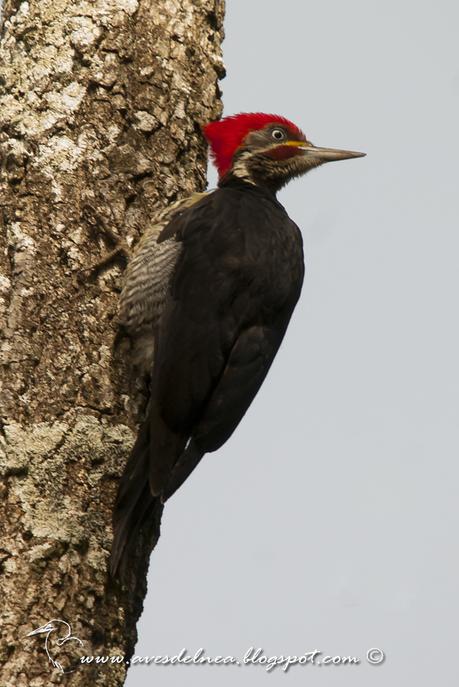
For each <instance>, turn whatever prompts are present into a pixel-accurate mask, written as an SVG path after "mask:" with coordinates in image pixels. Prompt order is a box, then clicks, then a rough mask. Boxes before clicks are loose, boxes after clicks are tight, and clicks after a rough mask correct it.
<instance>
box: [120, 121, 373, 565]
mask: <svg viewBox="0 0 459 687" xmlns="http://www.w3.org/2000/svg"><path fill="white" fill-rule="evenodd" d="M204 133H205V135H206V137H207V139H208V141H209V143H210V146H211V152H212V154H213V157H214V160H215V162H216V165H217V167H218V169H219V173H220V182H219V186H218V188H217V189H216V190H215V191H213V192H210V193H205V194H195V195H194V196H192V197H191V198H188V199H185V200H184V201H180V202H179V203H177V204H176V205H175V206H173V207H172V208H169V209H168V210H167V211H166V212H165V213H163V215H162V216H161V217H160V218H159V219H158V222H157V224H155V225H153V226H152V227H150V229H149V230H147V231H146V232H145V235H144V237H143V238H142V240H141V241H140V243H139V246H138V248H137V250H136V253H135V255H134V257H133V260H132V261H131V263H130V265H129V267H128V270H127V274H126V282H125V287H124V289H123V293H122V296H121V305H120V319H121V322H122V324H123V326H124V328H125V330H126V331H127V332H128V334H129V336H130V337H131V338H132V340H133V343H134V351H135V362H136V364H137V369H138V370H139V373H141V374H145V375H148V376H149V378H150V396H149V402H148V407H147V413H146V418H145V420H144V422H143V423H142V425H141V427H140V429H139V434H138V437H137V441H136V443H135V445H134V448H133V450H132V454H131V457H130V459H129V461H128V464H127V466H126V470H125V473H124V475H123V477H122V479H121V483H120V488H119V493H118V498H117V502H116V506H115V514H114V528H115V539H114V544H113V550H112V558H111V570H112V574H116V573H117V571H118V570H119V569H121V572H122V571H123V570H125V569H126V567H127V565H128V563H129V557H130V553H131V551H132V547H133V546H134V544H135V540H136V536H137V534H138V533H139V531H141V530H143V529H146V528H158V527H159V519H160V514H161V510H162V507H163V504H164V502H165V501H166V500H167V499H168V498H169V497H170V496H171V495H172V494H173V493H174V492H175V491H176V490H177V489H178V488H179V487H180V486H181V485H182V484H183V482H184V481H185V480H186V479H187V477H188V476H189V475H190V473H191V472H192V470H193V469H194V468H195V467H196V465H197V464H198V463H199V461H200V460H201V458H202V456H203V455H204V454H205V453H209V452H212V451H216V450H217V449H218V448H220V446H222V445H223V444H224V443H225V441H226V440H227V439H228V438H229V437H230V436H231V434H232V433H233V432H234V430H235V429H236V427H237V425H238V424H239V422H240V421H241V419H242V417H243V416H244V414H245V412H246V411H247V409H248V407H249V405H250V404H251V402H252V400H253V398H254V397H255V395H256V393H257V391H258V389H259V388H260V386H261V384H262V383H263V380H264V379H265V377H266V374H267V372H268V370H269V368H270V366H271V363H272V362H273V360H274V357H275V355H276V353H277V351H278V349H279V346H280V344H281V342H282V339H283V336H284V334H285V331H286V328H287V326H288V323H289V320H290V317H291V315H292V312H293V310H294V308H295V305H296V303H297V301H298V298H299V296H300V292H301V287H302V283H303V274H304V264H303V248H302V239H301V234H300V231H299V229H298V227H297V226H296V225H295V223H294V222H293V221H292V220H291V219H290V218H289V216H288V214H287V213H286V211H285V209H284V208H283V207H282V205H281V204H280V203H279V202H278V200H277V199H276V192H277V191H278V190H279V188H281V187H282V186H283V185H284V184H285V183H287V181H289V179H291V178H292V177H295V176H299V175H301V174H304V173H305V172H307V171H308V170H309V169H311V168H313V167H316V166H318V165H320V164H322V163H324V162H327V161H330V160H339V159H346V158H350V157H358V156H360V155H361V153H352V152H349V151H337V150H332V149H326V148H317V147H315V146H313V145H312V144H311V143H309V142H308V141H307V139H306V137H305V136H304V134H303V133H302V132H301V131H300V130H299V129H298V128H297V127H296V126H295V125H294V124H293V123H292V122H289V121H288V120H286V119H284V118H282V117H279V116H276V115H265V114H260V113H256V114H241V115H236V116H234V117H228V118H226V119H224V120H221V121H219V122H212V123H211V124H209V125H207V127H205V128H204Z"/></svg>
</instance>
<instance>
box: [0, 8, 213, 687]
mask: <svg viewBox="0 0 459 687" xmlns="http://www.w3.org/2000/svg"><path fill="white" fill-rule="evenodd" d="M223 11H224V8H223V3H222V2H220V1H219V0H194V1H193V0H158V1H157V2H154V3H152V2H150V1H149V0H92V1H89V0H88V1H84V0H80V1H78V2H75V1H74V0H30V1H29V2H20V1H18V0H6V2H5V4H4V8H3V17H2V22H3V26H2V37H1V41H0V64H1V65H2V66H1V68H0V194H1V212H0V364H1V380H0V385H1V386H0V474H1V476H2V481H1V483H0V492H1V500H0V511H1V512H0V522H1V523H2V524H1V525H0V527H1V541H0V564H1V568H0V585H1V594H2V600H3V603H2V610H1V616H0V618H1V619H0V624H1V632H2V644H1V648H0V666H2V667H1V668H0V684H1V685H6V686H7V687H9V685H17V686H18V687H21V686H22V685H27V686H28V687H29V686H30V687H38V686H39V685H49V684H64V683H65V684H69V685H70V684H71V685H75V686H77V685H87V684H89V682H91V683H92V684H95V685H99V684H100V685H107V686H109V687H110V686H112V685H113V686H115V685H121V684H122V683H123V681H124V677H125V670H126V667H125V665H124V664H115V665H113V664H112V665H109V666H105V667H100V666H94V665H86V666H84V667H83V666H80V667H78V669H77V670H75V672H73V673H71V674H69V675H61V673H60V672H59V671H57V670H55V669H53V668H52V666H51V665H50V664H49V663H48V661H47V657H46V655H45V653H44V650H43V646H42V642H40V641H38V640H37V637H36V636H35V637H30V638H26V635H27V633H28V632H30V631H31V630H32V629H34V628H35V627H38V626H39V625H42V624H43V623H45V622H46V621H47V620H50V619H51V618H63V619H66V620H67V621H68V622H70V623H71V625H72V631H73V633H74V634H75V635H77V636H78V637H79V638H81V639H82V640H83V641H84V653H86V654H104V655H108V654H124V655H128V654H129V653H130V652H131V651H132V650H133V646H134V642H135V637H136V634H135V624H136V621H137V618H138V615H139V613H140V611H141V607H142V602H143V598H144V594H145V574H144V573H145V570H146V565H147V558H148V556H147V554H146V552H145V551H143V552H141V553H140V554H139V555H140V562H139V568H138V569H139V571H140V574H139V575H138V576H137V578H136V580H135V581H134V580H133V581H132V583H131V584H130V585H129V586H128V588H125V589H120V588H118V587H117V586H113V585H111V584H108V582H107V559H108V555H109V551H110V546H111V538H112V531H111V510H112V505H113V500H114V496H115V491H116V485H117V479H118V477H119V475H120V473H121V471H122V467H123V465H124V462H125V460H126V458H127V455H128V453H129V450H130V447H131V444H132V441H133V436H134V430H135V424H136V418H135V417H134V416H133V414H132V412H130V409H131V408H132V407H133V404H132V403H131V399H130V398H129V388H130V386H129V384H128V382H127V379H126V368H124V367H123V366H120V365H119V364H118V363H119V361H116V364H114V360H113V356H112V348H113V339H114V335H115V333H116V305H117V297H118V294H119V291H120V286H121V280H122V263H121V261H120V262H116V261H115V262H114V263H113V264H111V265H109V266H108V267H107V269H105V270H104V271H103V272H102V273H101V274H100V275H99V276H98V277H97V279H89V278H87V277H85V276H84V275H87V272H85V270H86V269H87V268H88V267H89V266H90V265H91V264H93V263H95V262H97V261H98V260H99V259H100V258H101V257H102V256H103V255H104V254H105V253H106V252H107V251H109V250H110V249H111V248H113V236H114V235H115V236H119V237H120V238H121V239H123V240H124V241H125V242H126V243H127V244H128V245H132V244H133V242H135V241H136V240H137V239H138V236H139V233H141V232H142V231H143V229H144V228H145V226H147V225H148V223H149V222H150V221H151V218H152V216H153V215H154V213H155V210H156V209H157V208H159V207H163V206H164V205H166V204H168V203H170V202H172V201H174V200H175V199H177V198H178V197H181V196H183V195H186V194H188V193H191V192H193V191H196V190H202V189H203V188H204V186H205V172H206V152H205V146H204V143H203V140H202V137H201V134H200V127H199V125H200V123H202V122H204V121H206V120H209V119H213V118H215V117H217V116H218V115H219V114H220V110H221V103H220V92H219V89H218V84H217V82H218V79H219V78H220V77H221V76H223V67H222V61H221V50H220V44H221V40H222V21H223ZM88 208H90V209H91V213H92V215H91V213H89V214H88V212H87V209H88ZM90 216H92V217H93V218H94V216H95V217H98V218H99V219H100V222H99V221H91V220H90ZM104 225H105V226H107V227H109V228H110V232H104V231H103V226H104ZM82 275H83V278H82Z"/></svg>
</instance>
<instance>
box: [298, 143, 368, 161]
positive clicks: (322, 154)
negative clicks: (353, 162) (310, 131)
mask: <svg viewBox="0 0 459 687" xmlns="http://www.w3.org/2000/svg"><path fill="white" fill-rule="evenodd" d="M287 145H291V146H295V147H297V148H299V149H300V150H302V151H303V154H304V155H305V156H306V157H309V158H311V159H314V160H316V161H318V162H319V161H320V162H333V161H335V160H350V159H351V158H352V157H365V155H366V153H358V152H356V151H354V150H338V149H337V148H319V146H314V145H312V143H305V142H304V141H288V143H287Z"/></svg>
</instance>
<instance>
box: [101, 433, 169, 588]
mask: <svg viewBox="0 0 459 687" xmlns="http://www.w3.org/2000/svg"><path fill="white" fill-rule="evenodd" d="M149 445H150V430H149V427H148V423H145V424H144V425H143V426H142V427H141V428H140V431H139V434H138V437H137V441H136V443H135V445H134V448H133V449H132V452H131V455H130V457H129V460H128V463H127V465H126V468H125V471H124V474H123V476H122V478H121V482H120V485H119V489H118V495H117V498H116V502H115V509H114V514H113V529H114V532H115V536H114V539H113V545H112V552H111V557H110V574H111V575H112V577H120V578H124V577H125V576H126V572H127V570H128V565H129V563H130V562H131V559H132V555H133V553H134V549H135V546H136V543H137V541H138V538H139V535H140V533H141V532H142V533H145V535H146V536H147V537H148V541H149V542H150V544H151V546H152V547H153V546H154V544H155V543H156V541H157V540H158V538H159V534H160V522H161V514H162V510H163V505H162V503H161V501H160V499H159V498H158V497H155V496H153V495H152V493H151V491H150V485H149V481H148V474H149V450H150V448H149Z"/></svg>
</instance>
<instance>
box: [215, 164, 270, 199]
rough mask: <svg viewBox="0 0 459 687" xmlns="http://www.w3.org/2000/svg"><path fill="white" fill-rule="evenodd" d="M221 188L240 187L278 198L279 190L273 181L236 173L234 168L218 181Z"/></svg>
mask: <svg viewBox="0 0 459 687" xmlns="http://www.w3.org/2000/svg"><path fill="white" fill-rule="evenodd" d="M218 187H219V188H228V187H231V188H240V189H244V190H246V191H250V190H251V191H254V192H257V191H258V192H260V193H262V194H264V195H268V196H270V197H271V198H272V199H274V200H276V193H277V191H278V190H279V189H278V188H277V187H276V186H275V185H274V184H273V183H270V182H269V181H268V180H263V179H259V178H256V179H253V178H252V177H249V176H243V175H239V174H237V173H236V174H235V173H234V172H233V170H232V169H231V170H229V172H227V173H226V174H225V176H224V177H222V178H221V179H220V181H219V182H218Z"/></svg>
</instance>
